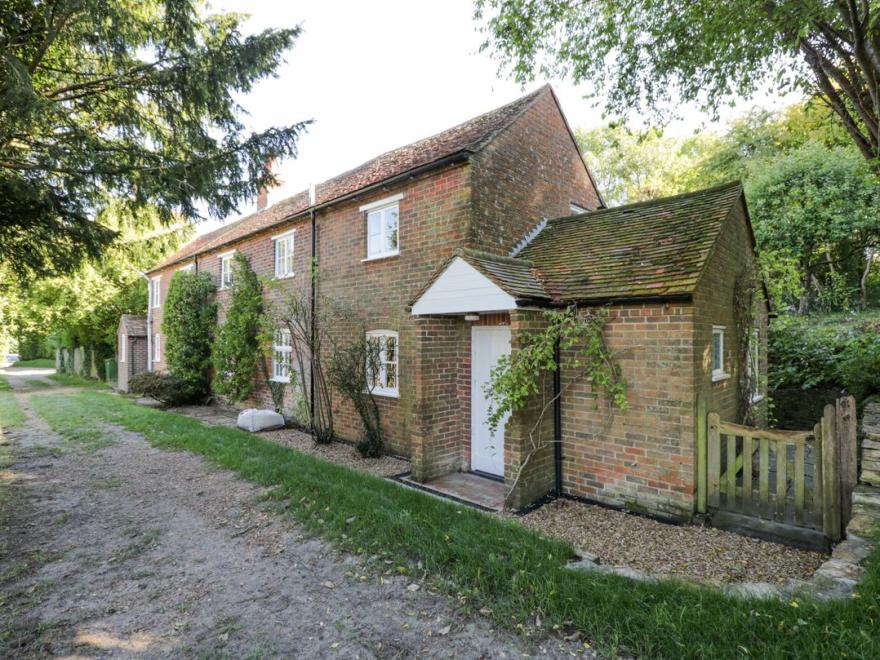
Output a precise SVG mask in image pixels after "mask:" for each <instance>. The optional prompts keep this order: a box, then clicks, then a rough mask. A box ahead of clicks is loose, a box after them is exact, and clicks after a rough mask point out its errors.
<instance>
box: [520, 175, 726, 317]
mask: <svg viewBox="0 0 880 660" xmlns="http://www.w3.org/2000/svg"><path fill="white" fill-rule="evenodd" d="M742 196H743V193H742V186H741V184H740V183H739V182H734V183H728V184H725V185H721V186H717V187H715V188H709V189H706V190H699V191H697V192H692V193H686V194H684V195H676V196H674V197H665V198H662V199H655V200H651V201H648V202H640V203H637V204H628V205H626V206H618V207H616V208H610V209H603V210H599V211H593V212H589V213H584V214H580V215H576V216H571V217H567V218H559V219H556V220H551V221H550V222H549V223H548V224H547V227H546V228H545V229H544V230H543V231H542V232H541V233H540V234H538V236H537V237H536V238H535V239H534V240H533V241H532V242H531V243H530V244H529V245H527V246H526V247H525V248H524V249H523V250H522V251H521V252H520V254H519V255H518V257H519V258H520V259H524V260H528V261H531V262H532V264H533V265H534V269H535V274H536V275H537V278H538V280H540V282H541V284H542V285H543V288H544V290H545V291H546V292H547V293H548V294H549V295H550V296H551V297H552V298H553V299H554V300H556V301H569V300H571V301H573V300H616V299H633V298H648V297H663V296H672V295H679V294H690V293H693V291H694V289H695V287H696V285H697V282H698V281H699V279H700V276H701V274H702V272H703V267H704V265H705V263H706V260H707V259H708V257H709V255H710V254H711V252H712V249H713V247H714V245H715V242H716V240H717V238H718V235H719V233H720V231H721V227H722V226H723V224H724V221H725V219H726V218H727V217H728V216H729V215H730V212H731V209H732V208H733V206H734V205H735V204H736V203H737V202H738V201H739V200H740V199H741V198H742Z"/></svg>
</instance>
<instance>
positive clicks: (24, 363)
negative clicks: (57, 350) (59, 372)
mask: <svg viewBox="0 0 880 660" xmlns="http://www.w3.org/2000/svg"><path fill="white" fill-rule="evenodd" d="M12 366H13V367H45V368H47V369H54V368H55V360H54V359H53V358H36V359H34V360H19V361H18V362H13V363H12Z"/></svg>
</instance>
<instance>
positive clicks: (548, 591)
mask: <svg viewBox="0 0 880 660" xmlns="http://www.w3.org/2000/svg"><path fill="white" fill-rule="evenodd" d="M60 398H62V397H60V396H58V395H55V396H52V395H49V396H45V397H42V399H43V401H44V402H45V407H44V409H49V408H50V407H51V406H54V405H55V402H54V401H52V403H51V405H50V401H51V400H54V399H60ZM66 398H67V399H68V400H69V404H67V405H69V406H70V407H69V409H68V410H69V411H72V410H73V409H74V408H78V409H79V410H80V411H81V412H80V413H79V414H80V416H81V417H82V418H85V419H102V420H105V421H106V422H110V423H113V424H119V425H121V426H124V427H125V428H128V429H130V430H132V431H136V432H138V433H141V434H142V435H143V436H144V437H145V438H147V440H149V441H150V442H151V443H153V444H154V445H156V446H158V447H162V448H167V449H182V450H187V451H190V452H193V453H196V454H200V455H202V456H205V457H206V458H208V459H209V460H211V461H213V462H214V463H215V464H217V465H219V466H221V467H224V468H229V469H232V470H235V471H237V472H238V473H239V474H240V475H241V476H242V477H244V478H246V479H249V480H251V481H254V482H257V483H259V484H262V485H265V486H275V487H276V488H275V491H274V496H275V497H277V498H279V499H287V500H288V501H289V508H288V511H290V512H291V514H292V515H294V516H295V517H296V518H297V519H299V521H300V522H301V523H302V524H303V525H304V526H305V527H306V528H308V529H309V530H311V531H313V532H315V533H317V534H319V535H321V536H323V537H325V538H327V539H329V540H331V541H333V542H335V543H336V544H337V545H338V546H339V547H340V548H342V549H344V550H346V551H349V552H354V553H366V554H369V555H373V554H380V555H383V556H385V557H389V558H394V559H396V560H397V561H398V562H405V561H409V562H415V561H421V562H422V565H423V566H424V568H425V570H426V571H427V572H428V574H429V575H431V576H432V577H433V578H434V579H435V581H436V582H437V583H438V584H440V585H442V586H443V587H444V588H445V589H446V590H447V591H448V592H450V593H452V594H454V595H456V596H457V597H458V598H459V600H460V601H465V602H467V603H469V604H470V605H471V606H473V607H474V608H475V609H481V608H487V609H488V610H489V611H491V616H492V618H493V619H494V620H495V621H496V623H498V624H499V625H501V626H503V627H507V628H511V629H516V628H518V627H521V626H523V625H524V626H526V627H527V626H529V622H534V621H535V620H536V616H540V619H541V621H542V626H543V627H544V628H561V629H570V628H574V629H576V630H578V631H580V632H581V633H582V634H583V635H585V636H586V637H587V638H588V639H591V640H594V641H595V642H596V643H597V644H598V645H599V646H600V647H601V649H602V650H603V651H604V652H606V653H609V654H616V653H626V654H632V655H636V656H647V657H661V658H668V657H676V658H680V657H688V658H691V657H692V658H697V657H699V658H703V657H711V658H727V657H731V658H732V657H751V656H757V657H762V658H791V657H841V656H848V657H865V658H869V657H880V633H878V631H880V555H878V553H875V554H874V555H873V556H872V557H871V559H870V560H869V564H868V571H867V575H866V578H865V580H864V582H863V584H862V586H861V587H860V589H859V591H858V593H857V594H856V597H855V598H854V599H852V600H849V601H843V602H833V603H818V602H815V601H813V600H812V599H810V598H798V599H793V600H786V601H780V600H768V601H759V600H737V599H734V598H730V597H726V596H723V595H722V594H720V593H719V592H717V591H715V590H713V589H710V588H701V587H695V586H691V585H687V584H683V583H679V582H675V581H660V582H656V583H641V582H634V581H630V580H627V579H625V578H621V577H617V576H610V575H596V574H591V573H581V572H575V571H571V570H569V569H567V568H565V564H566V562H567V561H568V559H569V558H570V557H571V556H572V549H571V547H570V546H568V545H567V544H564V543H561V542H558V541H553V540H549V539H545V538H542V537H540V536H538V535H537V534H535V533H533V532H530V531H529V530H526V529H524V528H522V527H521V526H519V525H517V524H515V523H512V522H508V521H504V520H499V519H497V518H493V517H491V516H487V515H485V514H482V513H480V512H478V511H475V510H472V509H469V508H464V507H461V506H458V505H455V504H453V503H450V502H447V501H444V500H438V499H435V498H432V497H428V496H426V495H424V494H422V493H420V492H417V491H413V490H409V489H404V488H402V487H401V486H399V485H397V484H394V483H392V482H389V481H387V480H382V479H379V478H376V477H372V476H370V475H366V474H361V473H358V472H354V471H352V470H349V469H347V468H344V467H341V466H337V465H332V464H329V463H326V462H324V461H321V460H319V459H316V458H314V457H311V456H305V455H302V454H299V453H297V452H295V451H293V450H291V449H289V448H286V447H282V446H279V445H277V444H274V443H272V442H269V441H267V440H263V439H261V438H259V437H257V436H252V435H249V434H247V433H245V432H243V431H240V430H238V429H232V428H222V427H207V426H204V425H203V424H202V423H201V422H199V421H197V420H194V419H191V418H188V417H183V416H181V415H176V414H173V413H168V412H164V411H160V410H154V409H149V408H144V407H140V406H137V405H135V404H133V403H132V402H130V401H128V400H125V399H122V398H120V397H112V396H108V395H106V394H102V393H98V392H82V393H79V394H76V395H72V396H68V397H66ZM63 418H64V419H65V420H66V423H67V424H71V423H72V422H73V418H72V417H71V415H70V414H66V415H63ZM50 423H51V422H50ZM484 611H485V610H484Z"/></svg>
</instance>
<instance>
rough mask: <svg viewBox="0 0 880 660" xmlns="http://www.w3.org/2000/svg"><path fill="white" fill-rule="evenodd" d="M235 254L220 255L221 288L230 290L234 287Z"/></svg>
mask: <svg viewBox="0 0 880 660" xmlns="http://www.w3.org/2000/svg"><path fill="white" fill-rule="evenodd" d="M234 255H235V252H227V253H226V254H221V255H220V288H221V289H228V288H229V287H231V286H232V257H233V256H234Z"/></svg>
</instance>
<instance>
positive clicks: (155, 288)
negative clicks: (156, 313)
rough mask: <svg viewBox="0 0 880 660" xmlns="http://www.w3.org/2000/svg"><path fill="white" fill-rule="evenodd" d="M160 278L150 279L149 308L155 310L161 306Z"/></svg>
mask: <svg viewBox="0 0 880 660" xmlns="http://www.w3.org/2000/svg"><path fill="white" fill-rule="evenodd" d="M161 295H162V276H161V275H159V276H158V277H153V278H151V279H150V307H152V308H154V309H155V308H156V307H161V306H162V299H161Z"/></svg>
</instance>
